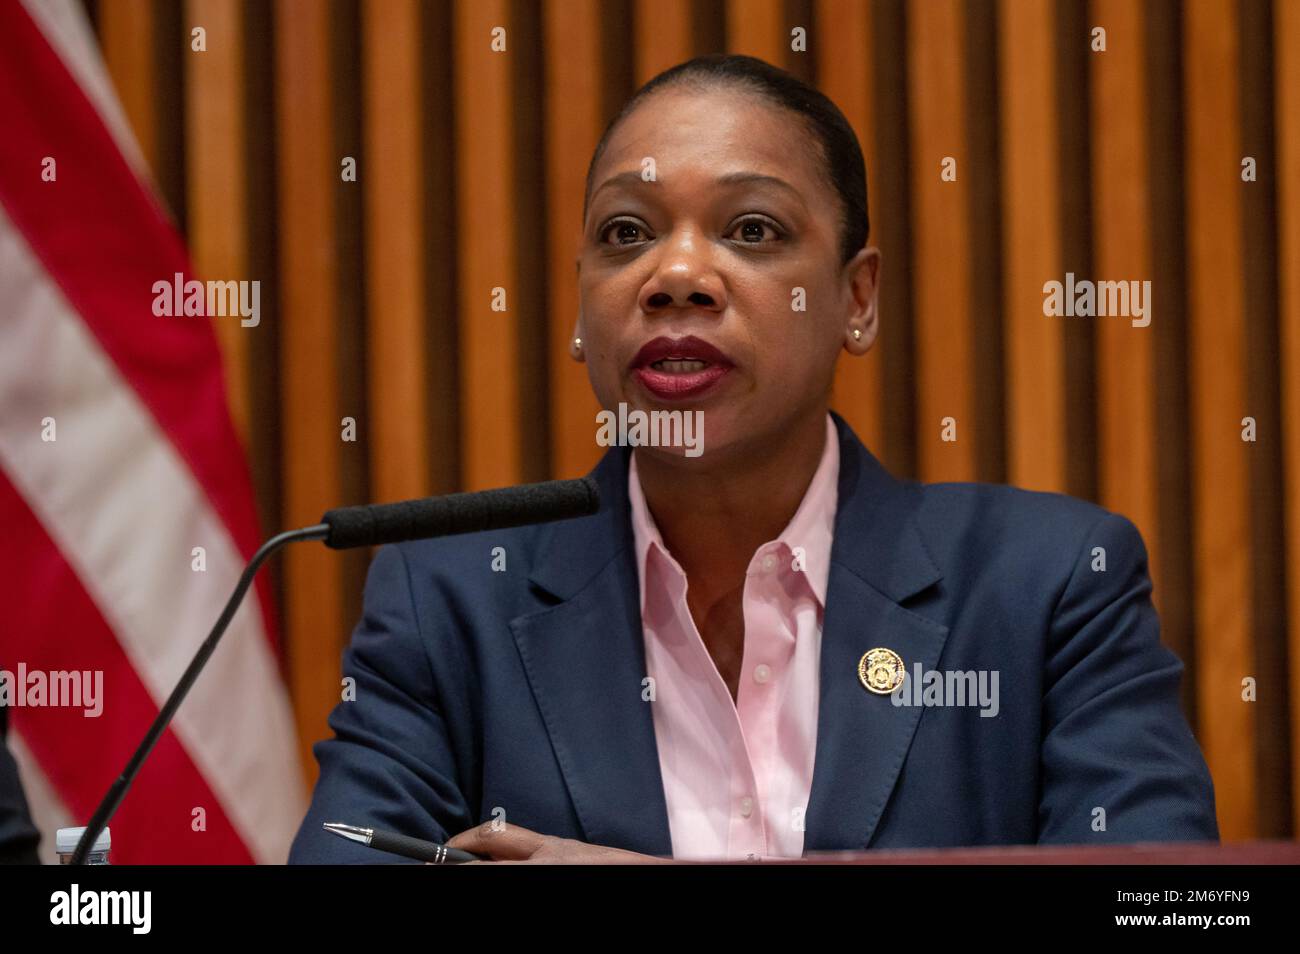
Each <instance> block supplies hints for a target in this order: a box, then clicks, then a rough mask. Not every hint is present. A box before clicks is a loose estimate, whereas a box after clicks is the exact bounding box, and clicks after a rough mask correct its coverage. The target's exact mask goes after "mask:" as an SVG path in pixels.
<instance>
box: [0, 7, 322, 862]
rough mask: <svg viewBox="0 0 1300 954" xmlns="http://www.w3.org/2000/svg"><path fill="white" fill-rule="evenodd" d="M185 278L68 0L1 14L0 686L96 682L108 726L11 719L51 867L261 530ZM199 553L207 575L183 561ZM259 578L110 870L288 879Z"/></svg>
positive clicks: (133, 802) (282, 778)
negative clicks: (173, 305) (209, 866)
mask: <svg viewBox="0 0 1300 954" xmlns="http://www.w3.org/2000/svg"><path fill="white" fill-rule="evenodd" d="M176 273H182V274H184V275H185V276H187V277H189V276H191V275H192V268H191V265H190V262H189V260H188V257H187V254H186V250H185V247H184V243H183V241H182V239H181V237H180V236H179V235H178V234H177V231H176V229H175V227H174V226H173V225H172V223H171V221H170V220H169V218H168V216H167V213H166V212H165V210H164V209H163V207H162V205H161V203H160V201H159V200H158V198H157V194H156V192H155V190H154V188H153V186H152V184H151V180H150V178H149V174H148V171H147V169H146V168H145V165H144V163H143V161H142V159H141V155H140V151H139V149H138V147H137V145H136V144H135V142H134V140H133V139H132V136H131V133H130V130H129V127H128V125H127V122H126V120H125V118H124V114H123V112H122V109H121V107H120V104H119V103H118V101H117V99H116V97H115V95H114V92H113V89H112V86H111V83H110V81H109V79H108V75H107V72H106V70H105V68H104V66H103V62H102V59H101V58H100V55H99V52H98V48H97V45H96V42H95V38H94V34H93V32H92V30H91V29H90V26H89V24H88V23H87V22H86V19H85V16H84V13H83V11H82V9H81V7H80V5H79V4H78V3H76V2H75V0H0V530H2V531H3V533H2V535H0V670H8V671H10V672H15V671H16V670H17V669H18V666H19V665H20V664H21V665H23V666H24V667H25V668H26V670H28V671H37V672H45V673H50V672H60V671H73V670H75V671H82V672H85V671H102V673H103V696H104V698H103V700H102V703H103V711H102V713H101V714H100V715H98V716H87V715H86V713H85V710H84V709H83V708H76V707H71V706H65V707H53V706H48V705H47V706H31V705H29V706H11V708H10V709H9V723H10V732H9V744H10V747H11V749H12V750H13V751H14V753H15V756H16V757H17V759H18V762H19V766H20V770H21V775H22V779H23V783H24V787H25V789H26V792H27V796H28V801H29V803H31V805H32V810H33V815H34V816H35V817H36V820H37V822H38V824H39V827H40V829H41V835H42V853H43V856H44V858H45V859H46V860H49V859H51V858H52V851H53V842H54V831H55V829H56V828H58V827H61V826H69V825H83V824H85V822H86V820H87V819H88V818H89V816H90V814H91V812H92V811H93V810H94V808H95V806H96V804H97V802H98V801H99V798H100V797H101V796H102V794H103V793H104V791H105V790H106V789H107V787H108V786H109V784H110V783H111V782H112V781H113V779H114V778H116V776H117V774H118V772H119V771H120V770H121V768H122V766H123V765H124V764H125V763H126V761H127V759H128V758H129V757H130V755H131V753H132V752H133V751H134V749H135V746H136V745H137V743H138V742H139V740H140V738H141V737H142V736H143V734H144V732H145V730H146V728H147V727H148V725H149V723H150V721H151V720H152V719H153V718H154V717H155V716H156V715H157V713H158V710H159V707H160V706H161V705H162V703H163V702H164V701H165V700H166V698H167V696H168V694H169V693H170V692H171V690H172V688H173V687H174V685H175V684H176V682H177V680H178V678H179V677H180V675H181V673H182V672H183V670H184V669H185V666H186V665H187V664H188V662H189V660H190V658H191V656H192V655H193V653H194V651H195V649H196V648H197V647H198V645H199V644H200V642H201V641H202V640H203V638H204V636H205V635H206V634H207V632H208V630H209V628H210V627H211V626H212V624H213V622H214V621H215V620H216V618H217V616H218V615H219V613H220V610H221V608H222V606H223V604H224V602H225V600H226V598H227V597H228V595H229V594H230V591H231V590H232V589H233V587H234V584H235V582H236V580H237V578H238V576H239V574H240V572H241V570H242V568H243V565H244V563H245V562H246V560H247V559H248V558H249V557H250V556H251V555H252V553H253V551H254V550H255V549H256V547H257V545H258V543H259V538H260V536H261V532H260V529H259V527H258V523H257V518H256V512H255V509H254V506H253V498H252V492H251V486H250V480H249V474H248V462H247V458H246V456H245V454H244V451H243V448H242V446H241V443H240V441H239V438H238V436H237V435H236V432H235V430H234V427H233V424H232V421H231V418H230V415H229V412H228V409H227V403H226V383H225V381H224V379H223V373H222V363H221V355H220V352H219V350H218V346H217V341H216V336H215V333H214V331H213V329H212V326H211V324H210V322H209V320H206V319H198V318H193V317H189V318H185V317H182V318H169V317H158V316H156V315H154V313H153V311H152V302H153V300H154V293H153V291H152V287H153V285H154V283H155V282H157V281H159V280H168V281H170V280H171V279H172V277H173V276H174V275H175V274H176ZM196 547H202V548H203V549H204V553H205V555H206V556H205V559H206V569H204V570H202V571H197V570H196V569H195V568H194V567H195V563H194V561H193V558H192V554H193V553H194V552H195V548H196ZM265 584H266V581H265V577H264V576H263V578H262V579H260V580H259V585H258V588H256V589H255V590H254V591H250V593H249V595H248V597H247V598H246V600H245V602H244V604H243V607H242V608H241V609H240V611H239V613H238V614H237V615H236V616H235V618H234V620H233V621H232V623H231V626H230V628H229V630H228V631H227V632H226V635H225V636H224V638H223V641H222V644H221V646H220V647H219V648H218V650H217V652H216V654H215V655H214V656H213V657H212V659H211V661H210V663H209V665H208V668H207V669H206V670H205V672H204V673H203V675H202V676H201V677H200V679H199V681H198V682H197V684H196V685H195V686H194V688H193V690H192V691H191V692H190V695H189V696H188V697H187V699H186V701H185V703H184V705H182V706H181V708H180V711H179V712H178V714H177V716H176V719H175V721H174V722H173V723H172V728H171V729H170V730H169V731H168V732H167V734H166V735H165V736H164V737H163V738H162V740H161V741H160V742H159V744H158V746H157V748H156V749H155V750H154V752H153V755H152V757H151V759H150V760H149V762H148V763H147V765H146V767H145V769H144V771H143V772H142V773H141V775H140V776H139V778H138V779H137V780H136V782H135V785H134V787H133V788H132V790H131V792H130V794H129V795H128V796H127V798H126V801H125V802H124V803H123V804H122V806H121V808H120V809H119V810H118V813H117V815H116V817H115V818H114V820H113V822H112V824H111V829H112V835H113V851H112V860H113V861H114V863H160V864H175V863H189V862H208V863H241V862H262V863H266V862H274V863H279V862H283V861H284V860H285V858H286V856H287V854H288V847H289V843H290V840H291V839H292V836H293V833H294V831H295V829H296V827H297V825H298V823H299V822H300V821H301V818H302V815H303V812H304V810H305V798H304V783H303V778H302V774H301V767H300V764H299V761H298V755H297V747H296V743H295V736H294V724H293V718H292V713H291V710H290V706H289V700H288V695H287V692H286V689H285V686H284V682H283V680H282V676H281V670H280V665H281V664H280V660H279V654H278V650H277V644H276V633H275V627H274V625H273V619H274V618H273V607H272V605H271V603H270V601H269V598H268V597H269V594H268V590H267V589H266V586H265Z"/></svg>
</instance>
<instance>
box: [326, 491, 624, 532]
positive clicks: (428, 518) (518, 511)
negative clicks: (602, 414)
mask: <svg viewBox="0 0 1300 954" xmlns="http://www.w3.org/2000/svg"><path fill="white" fill-rule="evenodd" d="M599 506H600V493H599V491H598V490H597V489H596V482H595V481H594V480H592V479H591V478H590V477H584V478H583V479H581V480H548V481H546V482H544V483H540V484H524V485H523V486H522V487H502V488H500V489H499V490H480V491H478V492H476V493H468V494H449V495H447V496H446V497H425V498H423V499H421V500H404V501H402V502H401V503H390V504H371V505H369V506H362V507H340V508H339V509H337V510H330V511H327V512H326V514H325V516H323V517H321V522H322V523H324V524H326V525H328V526H329V534H328V535H327V536H326V537H325V538H324V539H325V545H326V546H327V547H332V548H334V549H335V550H342V549H345V548H347V547H365V546H378V545H379V544H383V543H400V542H401V541H403V540H419V539H422V538H424V537H442V536H449V535H451V534H456V533H477V532H480V531H483V530H504V529H505V528H507V527H518V526H521V525H523V524H529V523H544V522H546V521H549V520H566V519H568V518H570V517H584V516H587V515H588V514H592V513H595V512H596V510H597V509H598V508H599Z"/></svg>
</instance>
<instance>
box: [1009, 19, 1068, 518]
mask: <svg viewBox="0 0 1300 954" xmlns="http://www.w3.org/2000/svg"><path fill="white" fill-rule="evenodd" d="M998 20H999V23H998V25H999V36H998V45H999V56H998V65H999V73H1000V88H999V92H1000V94H1001V98H1002V104H1001V109H1000V111H999V112H1000V115H1001V117H1002V139H1001V142H1002V156H1001V159H1002V165H1003V168H1002V204H1003V215H1004V222H1005V230H1004V232H1003V237H1004V244H1003V265H1004V269H1005V271H1004V275H1005V284H1004V288H1005V295H1006V304H1005V312H1004V326H1003V327H1004V330H1003V338H1004V340H1005V342H1006V348H1007V364H1006V376H1007V382H1006V390H1007V415H1008V420H1007V424H1006V427H1007V433H1008V448H1007V449H1008V452H1009V461H1008V466H1007V476H1008V479H1009V480H1010V481H1011V483H1014V484H1016V485H1017V486H1020V487H1028V488H1030V489H1032V490H1051V491H1058V492H1063V491H1064V490H1065V480H1066V475H1065V466H1066V458H1065V439H1066V422H1065V363H1064V338H1063V322H1066V321H1071V320H1075V319H1070V318H1064V317H1048V316H1045V315H1044V314H1043V294H1044V293H1043V285H1044V283H1045V282H1048V281H1064V279H1065V275H1064V272H1063V270H1062V268H1061V206H1060V169H1059V167H1058V152H1057V144H1058V130H1057V114H1056V109H1057V100H1056V84H1055V70H1056V62H1055V58H1056V49H1055V43H1054V42H1053V36H1054V34H1053V20H1052V7H1051V5H1050V4H1049V0H1002V2H1001V4H1000V6H999V18H998ZM1079 42H1082V40H1080V41H1079ZM1079 277H1080V278H1084V277H1086V276H1079ZM1082 320H1085V321H1086V320H1089V319H1082Z"/></svg>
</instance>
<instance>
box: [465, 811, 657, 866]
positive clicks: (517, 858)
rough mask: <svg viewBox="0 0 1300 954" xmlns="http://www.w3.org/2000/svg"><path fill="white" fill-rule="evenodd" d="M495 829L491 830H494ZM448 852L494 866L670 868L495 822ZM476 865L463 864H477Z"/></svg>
mask: <svg viewBox="0 0 1300 954" xmlns="http://www.w3.org/2000/svg"><path fill="white" fill-rule="evenodd" d="M494 825H495V826H498V827H496V828H495V829H494V827H493V826H494ZM447 846H448V847H449V848H459V849H461V850H462V851H469V852H472V853H474V854H476V855H482V856H484V857H485V858H487V859H490V860H491V861H494V862H500V861H512V862H518V863H522V864H541V865H547V864H549V865H642V864H670V863H671V859H667V858H657V857H655V856H654V855H641V854H637V853H636V852H635V851H624V850H623V849H622V848H606V847H604V846H602V845H589V844H587V843H586V842H585V841H574V840H573V839H571V838H556V837H555V836H553V835H541V834H538V833H537V832H535V831H529V830H528V829H527V828H521V827H519V826H518V825H509V824H502V823H499V822H496V821H489V822H484V823H483V824H482V825H479V826H478V827H477V828H469V829H466V830H465V831H463V832H461V833H460V834H459V835H456V836H455V837H454V838H452V839H451V840H450V841H448V842H447ZM479 863H480V862H477V861H470V862H466V864H479Z"/></svg>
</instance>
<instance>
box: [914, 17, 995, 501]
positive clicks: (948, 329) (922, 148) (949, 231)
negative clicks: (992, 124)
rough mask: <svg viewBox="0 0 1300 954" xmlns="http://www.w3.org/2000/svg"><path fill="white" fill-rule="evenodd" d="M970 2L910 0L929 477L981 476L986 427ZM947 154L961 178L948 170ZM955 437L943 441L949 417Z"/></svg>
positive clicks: (918, 300)
mask: <svg viewBox="0 0 1300 954" xmlns="http://www.w3.org/2000/svg"><path fill="white" fill-rule="evenodd" d="M967 13H968V10H967V9H966V8H965V6H964V5H963V4H961V3H960V2H958V0H913V2H912V3H911V4H910V5H909V6H908V10H907V15H908V72H909V88H908V94H909V96H910V99H911V107H912V117H911V121H912V126H911V129H912V144H911V146H912V167H911V182H912V218H913V222H912V230H913V231H912V234H913V241H914V245H913V264H914V267H915V270H916V272H917V273H919V274H920V275H924V276H925V279H924V280H923V281H917V280H916V279H915V278H914V279H913V287H914V289H915V308H916V313H915V320H916V333H917V334H916V347H917V374H916V384H917V388H918V396H917V405H918V411H917V429H918V433H917V458H918V464H919V470H920V476H921V477H922V479H924V480H975V479H977V478H978V477H979V476H980V475H979V472H978V457H977V453H978V448H977V446H976V445H977V443H978V442H979V441H980V440H983V439H985V438H984V435H983V434H982V433H981V427H989V426H992V425H994V424H995V423H996V422H993V421H980V420H977V415H976V411H975V408H976V402H975V374H976V371H975V360H976V359H975V335H974V316H973V314H972V311H973V306H972V304H971V295H972V289H971V284H972V275H971V270H972V269H971V254H972V253H971V229H970V202H971V197H970V187H969V182H970V180H971V177H972V176H973V175H978V172H976V171H975V170H974V169H972V163H971V161H970V149H969V142H968V139H967V133H966V125H967V122H966V121H967V116H966V95H965V86H964V82H963V81H964V77H965V69H966V56H967V49H966V46H965V43H964V40H965V33H964V31H965V27H966V18H967ZM946 157H952V158H953V159H955V160H956V163H957V166H956V180H955V181H943V180H942V179H941V178H940V172H941V169H942V163H943V162H944V160H945V158H946ZM948 418H952V419H953V420H954V421H955V422H956V440H953V441H944V440H941V436H942V430H943V427H944V424H943V422H944V421H945V420H946V419H948Z"/></svg>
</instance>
